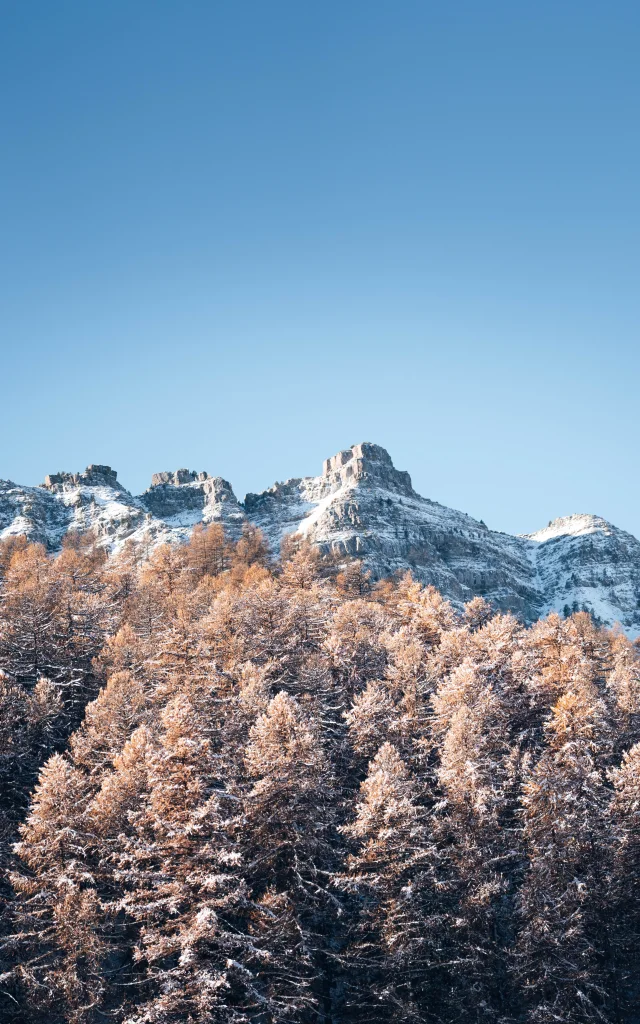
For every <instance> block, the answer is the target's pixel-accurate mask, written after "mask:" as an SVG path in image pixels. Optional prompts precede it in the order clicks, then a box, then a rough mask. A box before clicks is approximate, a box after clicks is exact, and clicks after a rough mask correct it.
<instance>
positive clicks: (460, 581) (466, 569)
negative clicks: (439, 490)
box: [0, 443, 640, 636]
mask: <svg viewBox="0 0 640 1024" xmlns="http://www.w3.org/2000/svg"><path fill="white" fill-rule="evenodd" d="M246 521H249V522H251V523H254V524H255V525H257V526H259V527H260V528H261V529H262V530H263V531H264V533H265V534H266V536H267V538H268V539H269V541H270V543H271V545H272V547H273V549H274V550H276V551H277V550H278V548H279V545H280V542H281V540H282V537H283V536H284V535H285V534H287V533H301V534H303V535H304V536H306V537H307V538H308V539H309V541H311V542H312V543H313V544H316V545H318V546H319V547H320V548H321V549H322V550H323V551H325V552H328V551H333V552H335V553H337V554H339V555H340V554H343V555H345V556H356V557H358V558H361V559H362V560H363V562H364V563H365V564H366V565H367V566H368V567H369V568H370V569H371V570H372V574H373V576H374V577H375V578H380V577H382V576H386V575H389V574H391V573H394V572H397V571H405V570H407V569H410V570H411V572H412V573H413V574H414V576H415V577H416V578H418V579H420V580H422V581H423V582H425V583H431V584H433V585H434V586H436V587H437V588H438V589H439V590H440V591H442V593H444V594H445V595H447V596H448V597H449V598H450V599H451V600H452V601H453V602H454V603H455V604H457V605H460V604H462V603H463V602H464V601H467V600H469V599H470V598H471V597H472V596H474V595H475V594H480V595H482V596H484V597H486V598H487V600H489V601H491V602H492V603H493V604H494V605H496V606H497V607H498V608H500V609H503V610H510V611H513V612H514V613H515V614H517V615H519V616H520V617H521V618H523V619H524V620H526V621H532V620H533V619H535V618H538V617H539V616H541V615H544V614H547V613H548V612H549V611H551V610H557V611H559V612H567V611H573V610H577V609H581V608H585V609H588V610H589V611H591V612H593V613H594V614H595V615H596V616H597V617H598V618H599V619H600V620H601V621H602V622H603V623H605V624H612V623H613V622H616V621H619V622H620V623H621V624H622V625H623V627H624V628H625V630H626V631H627V633H629V635H631V636H636V635H639V634H640V542H638V540H636V538H635V537H633V536H631V534H628V533H625V532H624V531H622V530H619V529H617V528H616V527H615V526H612V525H611V523H608V522H606V520H604V519H601V518H599V517H598V516H594V515H583V514H580V515H573V516H568V517H565V518H563V519H557V520H555V521H554V522H553V523H551V524H550V525H549V526H548V527H545V529H543V530H540V531H538V532H537V533H533V534H530V535H528V536H522V537H517V536H512V535H510V534H506V533H499V532H496V531H493V530H489V529H488V528H487V527H486V526H485V524H484V523H482V522H477V521H476V520H475V519H472V518H471V517H470V516H468V515H466V514H465V513H464V512H457V511H455V510H454V509H450V508H446V507H445V506H444V505H439V504H438V503H437V502H435V501H431V500H430V499H429V498H423V497H421V496H420V495H419V494H417V493H416V492H415V491H414V489H413V487H412V485H411V478H410V476H409V474H408V473H406V472H403V471H400V470H397V469H396V468H395V467H394V465H393V462H392V461H391V458H390V456H389V454H388V453H387V452H386V451H385V449H384V448H381V447H379V446H378V445H375V444H368V443H363V444H357V445H354V446H353V447H352V448H348V449H346V450H345V451H341V452H338V454H337V455H334V456H333V457H332V458H330V459H327V460H326V461H325V463H324V466H323V471H322V474H321V475H320V476H317V477H303V478H295V479H291V480H287V481H286V482H285V483H276V484H274V485H273V487H270V488H269V489H268V490H266V491H263V492H262V493H260V494H247V495H246V497H245V499H244V502H240V501H238V499H237V498H236V496H235V494H234V492H233V489H232V487H231V484H230V483H228V482H227V481H226V480H223V479H222V477H211V476H209V475H208V474H207V473H196V472H193V471H190V470H186V469H179V470H177V471H176V472H163V473H156V474H154V476H153V478H152V481H151V486H150V487H149V488H148V489H147V490H146V491H145V492H144V493H143V494H141V495H139V496H137V497H134V496H133V495H131V494H130V493H129V491H127V490H126V489H125V488H124V487H123V486H122V485H121V484H120V483H119V481H118V478H117V474H116V472H115V471H114V470H112V469H111V468H110V467H109V466H96V465H93V466H89V467H88V468H87V469H86V470H85V472H84V473H73V474H72V473H56V474H53V475H51V476H48V477H47V478H46V479H45V481H44V483H43V484H42V485H41V486H39V487H21V486H18V485H17V484H14V483H12V482H11V481H0V537H6V536H9V535H11V534H20V533H22V534H25V535H26V536H28V537H29V538H30V539H32V540H37V541H40V542H42V543H43V544H45V545H46V546H47V547H48V548H50V549H52V550H55V549H56V548H58V547H59V546H60V544H61V542H62V538H63V537H64V535H65V533H66V532H67V531H70V530H80V531H86V530H93V531H94V533H95V534H96V536H97V537H98V538H99V541H100V542H101V543H103V544H104V545H105V546H108V547H109V549H110V550H117V549H118V548H119V547H121V545H122V544H123V543H124V542H125V541H126V540H128V539H132V540H134V541H139V542H143V543H145V544H146V545H151V546H153V545H156V544H158V543H162V542H163V541H170V542H175V541H182V540H185V539H186V538H187V537H188V536H189V533H190V531H191V528H192V527H193V526H194V525H195V524H196V523H200V522H202V523H205V524H206V523H214V522H219V523H222V525H223V526H224V528H225V530H226V532H227V533H228V535H229V536H231V537H237V536H238V535H239V534H240V532H241V530H242V526H243V524H244V523H245V522H246Z"/></svg>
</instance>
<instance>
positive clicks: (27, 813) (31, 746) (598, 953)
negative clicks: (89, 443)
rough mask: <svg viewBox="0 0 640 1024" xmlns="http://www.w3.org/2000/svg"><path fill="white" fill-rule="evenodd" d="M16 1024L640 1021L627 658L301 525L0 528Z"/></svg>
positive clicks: (5, 813)
mask: <svg viewBox="0 0 640 1024" xmlns="http://www.w3.org/2000/svg"><path fill="white" fill-rule="evenodd" d="M0 731H1V739H0V773H1V786H0V860H1V866H2V882H1V889H0V899H1V907H0V913H1V917H0V1019H1V1020H2V1021H3V1022H6V1024H109V1022H112V1024H179V1022H180V1024H183V1022H187V1024H209V1022H211V1024H214V1022H215V1024H223V1022H224V1024H227V1022H228V1024H276V1022H283V1024H284V1022H291V1024H365V1022H366V1024H387V1022H389V1024H390V1022H392V1021H393V1022H394V1024H418V1022H424V1024H509V1022H510V1024H516V1022H518V1024H520V1022H522V1024H525V1022H526V1024H556V1022H569V1024H572V1022H580V1024H586V1022H592V1021H593V1022H601V1024H602V1022H604V1024H607V1022H609V1024H622V1022H625V1024H630V1022H635V1021H640V943H639V939H640V771H639V769H640V649H639V647H638V646H637V645H636V644H635V643H633V642H632V641H630V640H629V639H627V637H626V636H625V635H624V633H623V632H622V631H621V630H615V629H614V630H607V629H603V628H601V627H600V626H599V625H598V624H597V623H595V622H594V621H593V620H592V619H591V618H590V617H589V615H588V614H586V613H583V612H580V613H576V614H573V615H571V616H569V617H566V618H565V617H560V616H558V615H555V614H553V615H550V616H549V617H547V618H545V619H543V620H540V621H538V622H536V623H534V624H533V625H530V626H526V625H524V624H523V623H521V622H519V621H518V620H517V619H516V618H515V617H513V616H512V615H510V614H508V615H505V614H500V613H497V612H495V610H493V609H492V608H491V607H490V606H489V605H488V604H487V603H486V602H485V601H484V600H483V599H482V598H474V599H473V600H472V601H470V602H469V603H468V604H467V605H466V606H465V607H464V608H463V609H456V608H454V607H453V606H452V605H451V604H450V603H448V602H447V601H446V600H444V599H443V598H442V596H441V595H440V594H439V593H438V592H437V591H435V590H434V589H433V588H431V587H425V586H422V585H420V584H419V583H418V582H416V581H415V580H414V579H412V577H411V575H410V574H406V575H404V576H401V577H397V578H392V579H387V580H383V581H380V582H377V583H374V582H373V581H372V580H371V579H370V576H369V574H368V573H367V572H366V571H365V569H364V568H363V566H362V564H361V563H360V562H358V561H350V562H347V563H345V562H344V561H343V562H342V563H341V564H339V563H338V562H337V561H336V560H335V559H332V558H330V557H323V556H322V555H321V554H320V553H319V552H318V551H317V550H316V549H314V548H312V547H310V546H309V545H308V544H306V543H305V542H304V541H303V540H302V539H300V538H299V537H295V536H294V537H292V538H287V539H286V541H285V543H284V544H283V547H282V551H281V552H280V553H279V554H278V557H277V558H276V557H275V556H273V555H272V553H271V552H270V551H269V550H268V548H267V545H266V543H265V541H264V539H263V537H262V535H261V534H260V532H259V531H258V530H257V529H255V528H254V527H250V526H246V527H245V529H244V533H243V535H242V537H241V539H239V540H238V541H236V542H235V543H232V542H231V541H229V540H228V539H227V538H225V536H224V533H223V531H222V529H221V527H219V526H217V525H212V526H208V527H202V526H199V527H196V528H194V531H193V534H192V537H191V539H190V541H189V542H188V543H185V544H182V545H173V546H169V545H165V546H160V547H157V548H155V549H152V550H147V549H145V548H143V547H141V546H137V547H136V546H133V545H129V546H126V547H124V548H123V549H122V550H121V551H120V552H119V553H117V554H114V555H111V556H110V557H107V555H106V554H105V552H104V549H103V548H101V547H100V546H99V545H98V544H97V543H96V540H95V538H93V537H91V536H90V535H85V536H81V535H69V536H68V537H67V539H66V540H65V543H64V546H63V548H62V550H61V551H60V552H59V553H58V554H51V553H48V552H47V551H46V550H45V549H44V548H43V547H42V546H40V545H38V544H34V543H28V542H27V541H26V539H25V538H22V537H13V538H10V539H9V540H5V541H3V542H2V543H1V544H0Z"/></svg>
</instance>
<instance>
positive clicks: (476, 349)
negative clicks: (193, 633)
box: [0, 0, 640, 536]
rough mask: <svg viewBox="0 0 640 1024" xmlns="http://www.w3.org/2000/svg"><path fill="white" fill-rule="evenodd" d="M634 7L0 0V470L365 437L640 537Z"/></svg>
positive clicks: (254, 452) (489, 498) (231, 461)
mask: <svg viewBox="0 0 640 1024" xmlns="http://www.w3.org/2000/svg"><path fill="white" fill-rule="evenodd" d="M639 52H640V5H639V4H638V3H637V2H633V3H618V2H616V0H608V2H602V3H595V2H589V0H582V2H566V3H558V2H557V0H553V2H546V0H537V2H535V3H514V2H513V0H508V2H494V0H486V2H485V3H478V2H477V0H472V2H451V3H435V2H429V0H420V2H415V3H413V2H403V0H393V2H389V3H382V2H377V0H367V2H364V0H363V2H360V0H359V2H354V3H349V2H345V0H341V2H340V3H337V2H332V0H324V2H323V3H315V4H311V3H301V2H300V0H291V2H281V0H269V2H268V3H265V2H263V0H255V2H246V0H233V2H229V3H227V2H222V0H216V2H213V0H206V2H199V0H187V2H186V3H183V2H178V0H172V2H167V0H134V2H132V0H124V2H121V0H109V2H106V0H105V2H100V0H98V2H93V3H87V2H86V0H66V2H65V0H56V2H55V3H52V2H51V0H8V2H7V0H0V348H1V360H0V375H1V379H2V388H1V390H0V477H5V478H10V479H14V480H17V481H19V482H21V483H29V484H35V483H38V482H40V481H41V480H42V479H43V477H44V475H45V474H46V473H48V472H54V471H56V470H58V469H67V470H75V469H80V468H83V467H84V466H85V465H86V464H87V463H88V462H106V463H109V464H111V465H112V466H114V467H115V468H116V469H117V470H118V473H119V476H120V479H121V480H122V481H123V483H124V484H125V485H126V486H128V487H129V488H130V489H131V490H133V491H134V492H139V491H140V490H142V489H143V488H144V487H146V486H147V485H148V483H149V481H150V477H151V473H152V472H154V471H156V470H160V469H169V468H177V467H178V466H187V467H189V468H194V469H207V470H208V471H209V472H211V473H214V474H220V475H222V476H225V477H226V478H227V479H230V480H231V482H232V483H233V485H234V488H235V489H236V492H237V493H238V495H239V496H242V495H243V494H244V493H245V491H247V490H254V491H255V490H261V489H262V488H264V487H267V486H269V485H270V484H271V483H273V482H274V480H276V479H278V480H283V479H285V478H286V477H290V476H301V475H307V474H315V473H317V472H319V471H320V468H321V463H322V459H323V458H325V457H326V456H328V455H331V454H333V453H334V452H335V451H337V450H339V449H340V448H344V447H347V446H349V445H350V444H353V443H355V442H357V441H360V440H370V441H375V442H377V443H379V444H382V445H384V446H385V447H387V448H388V449H389V451H390V453H391V455H392V457H393V459H394V461H395V463H396V465H397V466H398V468H400V469H408V470H409V471H410V473H411V475H412V478H413V483H414V486H415V487H416V489H417V490H418V491H420V493H422V494H424V495H425V496H428V497H431V498H434V499H436V500H438V501H441V502H443V503H445V504H448V505H452V506H454V507H456V508H460V509H462V510H464V511H466V512H469V513H470V514H472V515H474V516H476V517H478V518H483V519H484V520H485V522H486V523H487V525H489V526H491V527H493V528H496V529H504V530H508V531H511V532H526V531H529V530H533V529H536V528H538V527H541V526H543V525H545V524H546V523H547V521H548V520H549V519H551V518H554V517H555V516H559V515H566V514H568V513H571V512H574V511H589V512H595V513H598V514H600V515H603V516H605V517H606V518H608V519H610V520H612V521H613V522H614V523H616V524H617V525H618V526H621V527H623V528H625V529H628V530H630V531H632V532H634V533H636V535H639V536H640V475H639V472H638V451H639V441H640V436H639V435H640V429H639V411H638V383H639V379H640V330H639V328H640V290H639V276H640V275H639V269H640V267H639V263H640V258H639V256H640V253H639V246H640V204H639V189H640V131H639V120H640V119H639V114H640V63H639V61H638V53H639Z"/></svg>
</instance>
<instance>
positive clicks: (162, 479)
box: [151, 469, 209, 487]
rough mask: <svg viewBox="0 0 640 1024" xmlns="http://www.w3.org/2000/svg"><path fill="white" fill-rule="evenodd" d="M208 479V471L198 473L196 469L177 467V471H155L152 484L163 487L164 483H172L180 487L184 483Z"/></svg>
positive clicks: (173, 485)
mask: <svg viewBox="0 0 640 1024" xmlns="http://www.w3.org/2000/svg"><path fill="white" fill-rule="evenodd" d="M208 479H209V474H208V473H197V472H196V471H195V470H194V469H176V471H175V473H172V472H163V473H154V474H153V476H152V477H151V486H152V487H162V486H163V485H164V484H170V485H171V486H172V487H180V486H181V485H182V484H193V483H201V482H202V481H204V480H208Z"/></svg>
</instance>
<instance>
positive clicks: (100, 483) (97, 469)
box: [41, 463, 124, 492]
mask: <svg viewBox="0 0 640 1024" xmlns="http://www.w3.org/2000/svg"><path fill="white" fill-rule="evenodd" d="M41 487H45V488H46V489H47V490H48V491H56V492H60V491H63V490H64V489H65V488H66V487H112V488H113V489H114V490H116V491H124V487H123V486H122V484H120V483H119V482H118V474H117V473H116V471H115V469H112V468H111V466H98V465H96V464H94V463H92V464H91V465H90V466H87V468H86V469H85V471H84V473H50V474H49V475H48V476H46V477H45V478H44V483H43V484H41Z"/></svg>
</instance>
